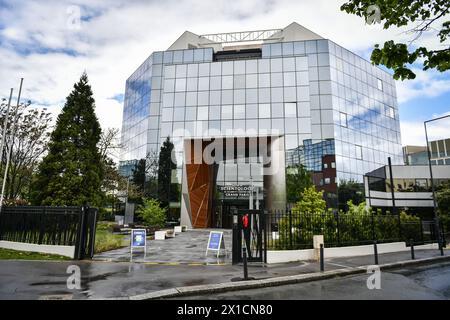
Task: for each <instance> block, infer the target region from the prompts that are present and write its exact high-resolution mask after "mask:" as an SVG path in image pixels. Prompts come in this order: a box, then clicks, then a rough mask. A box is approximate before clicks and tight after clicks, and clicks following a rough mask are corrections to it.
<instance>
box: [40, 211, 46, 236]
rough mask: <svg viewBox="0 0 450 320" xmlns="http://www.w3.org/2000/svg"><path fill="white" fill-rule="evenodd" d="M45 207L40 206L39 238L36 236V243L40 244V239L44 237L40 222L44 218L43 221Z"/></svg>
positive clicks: (42, 225) (42, 224)
mask: <svg viewBox="0 0 450 320" xmlns="http://www.w3.org/2000/svg"><path fill="white" fill-rule="evenodd" d="M45 208H46V207H44V208H42V213H41V215H40V217H39V238H38V244H42V240H43V238H44V223H43V222H42V220H44V222H45Z"/></svg>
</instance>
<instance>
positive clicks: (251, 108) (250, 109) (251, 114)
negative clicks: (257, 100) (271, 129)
mask: <svg viewBox="0 0 450 320" xmlns="http://www.w3.org/2000/svg"><path fill="white" fill-rule="evenodd" d="M246 109H247V111H246V117H247V119H252V118H253V119H254V118H258V105H257V104H248V105H247V106H246Z"/></svg>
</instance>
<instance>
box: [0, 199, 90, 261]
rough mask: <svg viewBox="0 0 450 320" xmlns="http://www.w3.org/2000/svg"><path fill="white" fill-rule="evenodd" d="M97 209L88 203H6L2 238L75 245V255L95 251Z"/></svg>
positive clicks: (0, 223) (1, 220) (0, 224)
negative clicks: (25, 204)
mask: <svg viewBox="0 0 450 320" xmlns="http://www.w3.org/2000/svg"><path fill="white" fill-rule="evenodd" d="M96 220H97V209H95V208H86V207H35V206H20V207H3V208H2V210H1V214H0V240H5V241H14V242H24V243H34V244H45V245H64V246H75V258H77V259H83V258H85V257H89V258H91V257H92V256H93V253H94V242H95V230H96V222H97V221H96Z"/></svg>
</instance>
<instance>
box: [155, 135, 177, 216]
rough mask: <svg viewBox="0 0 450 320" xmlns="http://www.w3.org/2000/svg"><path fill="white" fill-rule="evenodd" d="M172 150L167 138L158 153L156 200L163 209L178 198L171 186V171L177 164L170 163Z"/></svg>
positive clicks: (175, 190) (170, 142)
mask: <svg viewBox="0 0 450 320" xmlns="http://www.w3.org/2000/svg"><path fill="white" fill-rule="evenodd" d="M173 148H174V145H173V143H172V141H170V138H169V137H167V139H166V140H165V141H164V143H163V145H162V146H161V149H160V151H159V162H158V198H159V201H160V202H161V205H162V206H163V207H167V206H168V205H169V202H170V201H173V200H175V199H174V198H176V197H177V196H178V195H177V189H176V188H175V187H174V186H173V185H172V169H176V168H177V164H176V163H174V162H173V161H172V151H173Z"/></svg>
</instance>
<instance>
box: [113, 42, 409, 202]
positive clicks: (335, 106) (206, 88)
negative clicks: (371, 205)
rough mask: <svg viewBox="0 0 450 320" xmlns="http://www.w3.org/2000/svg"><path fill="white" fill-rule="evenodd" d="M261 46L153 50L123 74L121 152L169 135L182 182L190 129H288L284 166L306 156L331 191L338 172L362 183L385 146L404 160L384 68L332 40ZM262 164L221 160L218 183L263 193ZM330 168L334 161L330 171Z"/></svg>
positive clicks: (203, 134)
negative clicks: (230, 53) (224, 53)
mask: <svg viewBox="0 0 450 320" xmlns="http://www.w3.org/2000/svg"><path fill="white" fill-rule="evenodd" d="M260 50H261V54H260V56H259V57H252V58H248V59H242V57H240V58H239V59H236V60H233V59H228V60H226V61H217V60H216V59H215V53H214V51H213V49H212V48H203V49H191V50H174V51H165V52H155V53H153V54H152V55H151V56H150V57H149V58H148V59H147V60H146V61H145V62H144V63H143V64H142V65H141V66H140V67H139V68H138V69H137V70H136V71H135V73H133V75H132V76H131V77H130V78H129V79H128V80H127V83H126V93H125V102H124V116H123V126H122V142H123V144H124V145H125V146H126V150H125V152H124V153H123V155H122V159H121V160H122V161H129V160H136V159H141V158H145V156H146V154H147V153H149V152H152V151H158V150H159V148H160V145H161V144H162V142H163V141H164V140H165V139H166V138H167V137H170V138H171V140H172V141H173V143H174V145H175V153H176V159H177V166H178V168H177V170H176V174H175V176H176V179H175V180H176V181H178V183H180V184H181V183H182V177H183V140H184V139H186V138H188V137H193V138H194V137H195V138H209V137H217V136H226V137H233V136H249V137H252V136H266V135H271V134H277V135H283V136H284V143H285V146H284V149H285V150H286V168H289V167H290V166H294V165H296V164H298V163H301V164H303V165H305V166H306V168H307V169H308V170H310V171H312V172H314V173H322V174H321V175H320V178H318V179H317V180H316V179H314V182H315V183H316V184H317V185H318V186H324V185H333V186H334V190H333V189H328V190H327V192H328V191H329V192H336V184H337V183H338V182H339V181H340V180H350V179H353V180H355V181H358V182H360V183H362V182H363V175H364V174H365V173H366V172H369V171H372V170H374V169H376V168H378V167H380V166H382V165H384V164H386V163H387V157H389V156H390V157H391V158H392V160H393V163H394V164H401V163H402V149H401V144H400V126H399V118H398V106H397V99H396V90H395V83H394V80H393V79H392V77H391V76H390V75H389V74H388V73H386V72H384V71H383V70H381V69H379V68H377V67H374V66H372V65H371V63H370V62H368V61H366V60H364V59H362V58H361V57H359V56H357V55H355V54H353V53H352V52H350V51H348V50H346V49H344V48H342V47H340V46H338V45H336V44H335V43H333V42H332V41H329V40H310V41H296V42H283V43H271V44H262V45H261V48H260ZM124 163H125V162H124ZM261 168H262V164H261V163H260V161H259V159H258V157H253V158H252V157H245V156H242V157H236V159H234V160H226V161H223V162H221V163H219V169H218V175H217V184H218V185H236V184H238V185H244V186H245V185H249V184H250V183H252V184H253V185H254V186H255V187H258V188H259V189H260V193H259V194H260V195H261V197H262V195H263V194H264V190H263V178H262V176H261V173H260V171H261ZM324 169H333V171H332V172H333V173H332V174H331V176H330V175H326V174H325V175H324V174H323V172H324ZM330 172H331V171H330ZM222 189H223V188H222ZM222 189H218V190H219V191H220V190H222ZM219 193H220V192H219Z"/></svg>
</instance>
